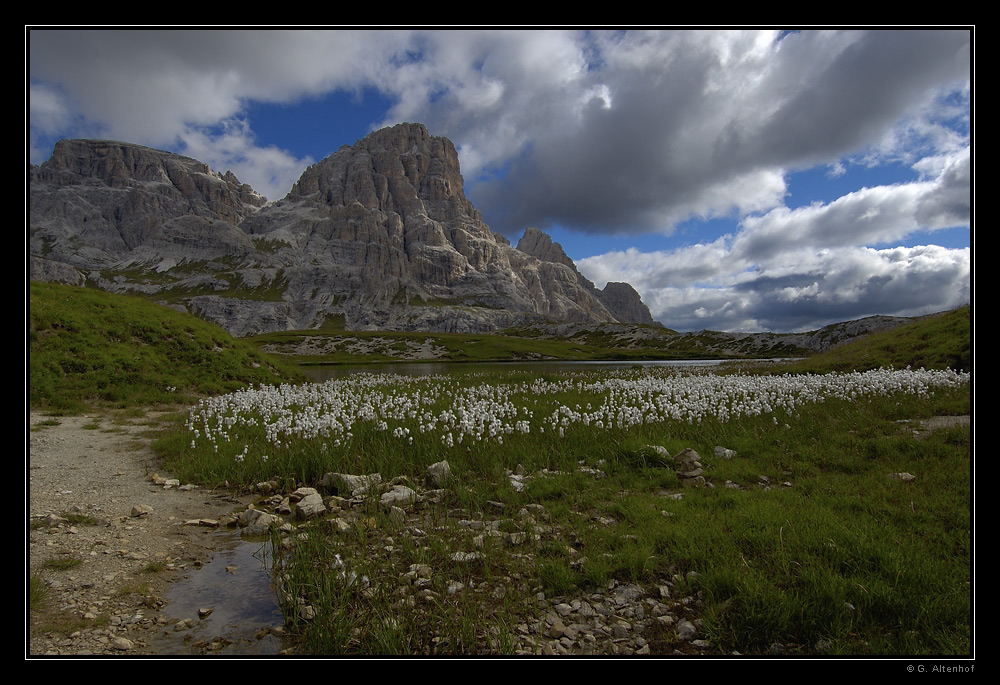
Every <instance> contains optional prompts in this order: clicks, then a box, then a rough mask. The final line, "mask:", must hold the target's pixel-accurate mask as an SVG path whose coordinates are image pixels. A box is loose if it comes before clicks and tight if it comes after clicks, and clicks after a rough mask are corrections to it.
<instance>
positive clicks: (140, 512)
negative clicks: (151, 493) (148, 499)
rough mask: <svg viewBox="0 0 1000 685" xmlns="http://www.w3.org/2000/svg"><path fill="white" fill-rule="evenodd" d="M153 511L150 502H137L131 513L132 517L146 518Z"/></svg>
mask: <svg viewBox="0 0 1000 685" xmlns="http://www.w3.org/2000/svg"><path fill="white" fill-rule="evenodd" d="M152 513H153V507H151V506H149V505H148V504H136V505H134V506H133V507H132V511H131V513H130V514H129V515H130V516H131V517H132V518H146V517H148V516H149V515H150V514H152Z"/></svg>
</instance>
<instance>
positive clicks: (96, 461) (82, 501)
mask: <svg viewBox="0 0 1000 685" xmlns="http://www.w3.org/2000/svg"><path fill="white" fill-rule="evenodd" d="M149 422H150V419H149V418H144V419H141V420H133V421H130V422H128V423H118V422H115V421H113V420H112V418H111V417H109V416H104V415H96V414H95V415H89V416H77V417H58V418H50V417H46V416H43V415H41V414H35V413H32V414H30V417H29V428H31V430H29V432H28V436H29V441H28V454H27V460H26V474H25V475H26V480H27V481H28V501H27V502H26V504H27V509H28V512H27V513H28V517H29V524H28V545H27V559H26V566H27V567H28V568H27V575H28V577H29V578H37V579H39V580H41V582H42V584H43V585H44V587H45V588H46V590H45V591H44V595H45V598H44V600H43V603H42V607H41V609H39V610H35V611H27V610H26V612H27V613H28V618H29V620H28V635H27V636H26V640H25V642H26V649H25V651H26V654H28V655H30V656H43V655H76V654H151V653H154V652H153V647H152V646H151V637H152V633H153V632H154V631H156V632H158V633H160V634H162V633H163V632H164V630H165V628H166V626H167V624H168V620H167V619H166V618H165V617H164V616H163V614H162V611H161V609H162V608H163V606H164V600H163V594H164V592H165V590H166V588H167V586H168V584H169V583H170V582H171V581H173V580H177V579H179V578H181V577H182V576H183V575H184V574H185V573H189V572H191V571H193V570H194V569H196V568H198V567H199V566H201V565H202V564H204V563H206V562H208V561H210V560H211V557H212V554H213V552H214V551H215V550H216V549H217V548H219V547H220V546H222V545H225V544H228V543H230V542H231V541H232V539H233V536H232V534H231V533H229V532H228V531H226V530H225V529H219V528H212V527H207V526H199V525H189V524H187V523H186V522H189V521H191V520H193V519H220V518H222V517H224V516H226V515H227V514H229V513H231V512H232V511H233V510H234V509H235V508H237V507H238V506H239V505H240V504H241V503H240V502H239V501H238V500H234V499H232V498H231V497H230V496H229V495H227V494H225V493H213V492H209V491H206V490H200V489H193V490H179V489H176V488H174V489H169V490H165V489H164V488H163V487H162V486H156V485H154V484H153V483H152V482H151V481H150V475H151V474H152V473H154V472H155V471H156V458H155V455H154V454H153V452H152V451H151V450H150V449H149V442H150V427H149V425H148V424H149ZM44 424H57V425H44ZM160 475H168V474H164V473H162V472H160ZM135 506H144V507H149V508H150V510H151V511H150V513H148V514H146V515H143V516H133V515H132V509H133V507H135ZM52 517H59V518H52ZM60 519H62V520H60ZM66 519H68V520H66ZM161 649H162V647H161Z"/></svg>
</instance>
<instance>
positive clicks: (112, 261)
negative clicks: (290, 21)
mask: <svg viewBox="0 0 1000 685" xmlns="http://www.w3.org/2000/svg"><path fill="white" fill-rule="evenodd" d="M28 178H29V193H30V198H29V203H30V208H29V258H30V276H31V278H32V279H36V280H42V281H59V282H64V283H73V284H78V285H89V286H93V287H97V288H101V289H104V290H109V291H113V292H140V293H145V294H148V295H152V296H153V297H154V299H157V300H160V301H163V302H166V303H169V304H171V305H173V306H175V307H178V308H183V309H186V310H187V311H190V312H192V313H195V314H197V315H199V316H201V317H202V318H205V319H208V320H210V321H213V322H215V323H218V324H220V325H221V326H222V327H224V328H226V329H227V330H228V331H229V332H231V333H232V334H234V335H238V336H245V335H252V334H258V333H264V332H271V331H279V330H294V329H318V328H326V329H330V328H337V329H344V330H397V331H435V332H470V333H482V332H493V331H501V330H503V329H506V328H509V327H513V326H517V327H524V326H536V325H557V324H565V323H575V324H583V325H589V324H601V323H610V324H654V322H653V319H652V317H651V316H650V313H649V309H648V308H647V307H646V305H645V304H643V303H642V300H641V299H640V297H639V295H638V293H637V292H636V291H635V290H634V289H633V288H632V287H631V286H630V285H628V284H627V283H609V284H608V285H607V286H606V287H605V288H604V289H603V290H598V289H597V288H596V287H595V286H594V284H593V283H591V282H590V281H589V280H587V279H586V278H585V277H584V276H583V275H582V274H580V272H579V271H578V270H577V268H576V266H575V265H574V264H573V261H572V260H571V259H569V257H567V256H566V253H565V252H564V251H563V250H562V248H561V247H560V246H559V244H558V243H553V242H552V240H551V238H550V237H549V236H547V235H546V234H544V233H542V232H541V231H539V230H537V229H534V228H528V229H527V230H526V232H525V234H524V237H523V238H522V239H521V240H520V242H519V243H518V245H517V247H513V246H511V244H510V242H509V241H508V240H507V239H506V238H505V237H503V236H502V235H500V234H497V233H493V232H492V231H491V230H490V229H489V227H488V226H487V225H486V224H485V223H483V220H482V216H481V215H480V213H479V212H478V211H477V210H476V208H475V207H474V206H473V205H472V203H471V202H470V201H469V200H468V199H467V198H466V197H465V194H464V192H463V181H462V176H461V173H460V170H459V163H458V154H457V153H456V151H455V146H454V145H453V144H452V143H451V141H449V140H448V139H447V138H441V137H435V136H432V135H430V133H428V131H427V129H426V128H425V127H424V126H423V125H421V124H400V125H398V126H393V127H391V128H386V129H382V130H380V131H376V132H374V133H372V134H371V135H369V136H367V137H366V138H364V139H362V140H360V141H358V142H357V143H355V144H354V145H353V146H348V145H345V146H343V147H341V148H340V149H339V150H338V151H337V152H335V153H334V154H332V155H331V156H329V157H327V158H326V159H324V160H323V161H321V162H319V163H317V164H315V165H313V166H311V167H309V168H308V169H306V171H305V172H304V173H303V174H302V177H301V178H300V179H299V180H298V182H297V183H296V184H295V186H294V187H293V188H292V190H291V192H290V193H289V194H288V195H287V196H286V197H285V198H283V199H281V200H279V201H277V202H271V203H269V202H267V201H266V199H265V198H263V197H262V196H260V195H258V194H257V193H256V192H255V191H254V190H253V189H252V188H251V187H250V186H248V185H246V184H243V183H240V181H239V180H238V179H237V178H236V177H235V176H234V175H233V174H232V173H230V172H226V173H225V174H220V173H217V172H214V171H212V170H211V169H209V167H208V166H207V165H206V164H203V163H202V162H199V161H197V160H194V159H190V158H187V157H182V156H179V155H175V154H171V153H168V152H163V151H160V150H154V149H151V148H147V147H143V146H140V145H133V144H130V143H121V142H113V141H105V140H63V141H61V142H59V143H58V144H57V145H56V146H55V150H54V152H53V154H52V157H51V159H49V160H48V161H47V162H45V163H44V164H42V165H41V166H38V167H36V166H30V167H29V169H28Z"/></svg>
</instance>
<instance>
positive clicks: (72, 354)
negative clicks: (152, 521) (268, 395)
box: [27, 282, 294, 412]
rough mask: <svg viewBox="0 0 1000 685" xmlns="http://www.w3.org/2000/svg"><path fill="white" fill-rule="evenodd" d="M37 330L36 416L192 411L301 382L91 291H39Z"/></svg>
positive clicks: (207, 331) (31, 394) (191, 325)
mask: <svg viewBox="0 0 1000 685" xmlns="http://www.w3.org/2000/svg"><path fill="white" fill-rule="evenodd" d="M27 327H28V341H27V352H28V373H29V376H28V399H29V403H30V405H31V407H32V408H42V409H48V410H55V411H63V412H74V411H82V410H83V409H85V408H86V407H87V406H88V405H90V404H98V405H101V404H103V405H107V406H112V407H128V406H135V405H143V406H148V405H156V404H163V403H167V404H179V403H191V402H192V401H193V400H194V399H195V398H196V397H197V396H199V395H212V394H219V393H225V392H230V391H233V390H236V389H238V388H241V387H244V386H246V385H247V384H249V383H277V382H281V381H284V380H288V379H289V378H292V377H293V375H294V374H293V372H289V371H287V370H286V369H283V368H281V367H280V366H278V365H276V362H275V361H274V360H272V359H270V358H268V357H267V356H266V355H264V354H262V353H260V352H259V351H257V349H256V348H255V347H253V346H252V345H249V344H247V343H245V342H242V341H240V340H236V339H234V338H232V336H230V335H229V334H228V333H226V332H225V331H224V330H222V329H221V328H219V327H218V326H215V325H213V324H210V323H206V322H205V321H202V320H200V319H197V318H195V317H194V316H191V315H189V314H184V313H182V312H179V311H176V310H173V309H170V308H168V307H163V306H160V305H156V304H153V303H151V302H149V301H148V300H144V299H141V298H136V297H127V296H122V295H114V294H111V293H106V292H103V291H100V290H93V289H89V288H77V287H73V286H65V285H56V284H52V283H34V282H32V283H31V284H30V286H29V292H28V326H27ZM278 364H280V362H278Z"/></svg>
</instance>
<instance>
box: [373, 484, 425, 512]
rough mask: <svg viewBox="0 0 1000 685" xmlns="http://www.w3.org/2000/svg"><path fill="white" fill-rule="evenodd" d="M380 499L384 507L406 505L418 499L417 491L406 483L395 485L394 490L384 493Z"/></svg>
mask: <svg viewBox="0 0 1000 685" xmlns="http://www.w3.org/2000/svg"><path fill="white" fill-rule="evenodd" d="M379 501H380V502H381V503H382V506H383V507H391V506H397V505H402V506H405V505H408V504H413V503H414V502H416V501H417V493H416V492H415V491H414V490H413V489H412V488H408V487H406V486H405V485H394V486H393V487H392V490H390V491H389V492H386V493H383V494H382V497H381V498H380V500H379Z"/></svg>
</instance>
